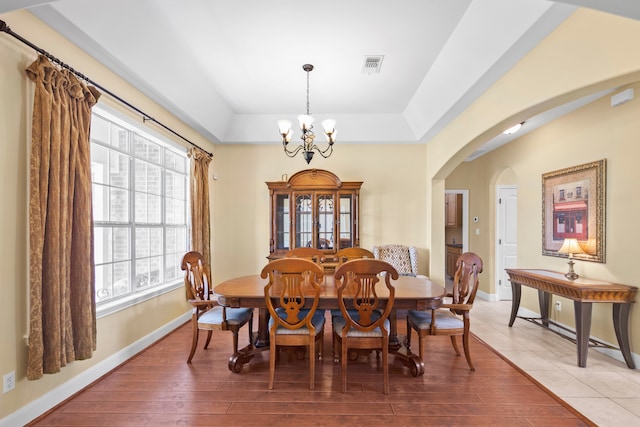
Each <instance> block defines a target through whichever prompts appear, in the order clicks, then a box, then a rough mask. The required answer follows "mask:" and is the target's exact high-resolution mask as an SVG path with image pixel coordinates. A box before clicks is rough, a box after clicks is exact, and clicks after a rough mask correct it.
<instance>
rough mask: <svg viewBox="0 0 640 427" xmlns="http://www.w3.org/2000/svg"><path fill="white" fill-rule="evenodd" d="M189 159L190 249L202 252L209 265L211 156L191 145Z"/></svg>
mask: <svg viewBox="0 0 640 427" xmlns="http://www.w3.org/2000/svg"><path fill="white" fill-rule="evenodd" d="M187 155H188V156H189V158H190V159H191V183H190V186H189V187H190V191H191V250H192V251H198V252H200V253H201V254H202V256H203V258H204V260H205V262H206V263H207V264H208V265H211V223H210V220H209V217H210V215H209V163H211V156H209V154H207V153H205V152H204V151H202V150H201V149H199V148H196V147H193V148H191V149H189V152H188V153H187Z"/></svg>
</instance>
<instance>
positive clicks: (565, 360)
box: [471, 299, 640, 427]
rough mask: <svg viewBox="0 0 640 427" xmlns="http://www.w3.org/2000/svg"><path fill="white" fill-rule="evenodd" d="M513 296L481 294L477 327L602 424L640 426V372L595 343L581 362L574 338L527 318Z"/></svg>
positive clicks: (476, 308)
mask: <svg viewBox="0 0 640 427" xmlns="http://www.w3.org/2000/svg"><path fill="white" fill-rule="evenodd" d="M510 313H511V301H499V302H488V301H485V300H482V299H476V302H475V303H474V306H473V311H472V312H471V331H472V332H473V333H474V334H475V335H476V336H477V337H478V338H480V339H481V340H483V341H484V342H486V343H487V344H489V345H490V346H491V347H493V348H494V349H495V350H497V351H498V352H500V353H501V354H503V355H504V356H505V357H506V358H507V359H509V360H510V361H512V362H513V363H514V364H516V365H517V366H518V367H520V368H521V369H523V370H524V371H525V372H527V373H528V374H529V375H531V376H532V377H533V378H535V379H536V380H537V381H538V382H540V383H541V384H542V385H544V386H545V387H546V388H548V389H549V390H551V391H552V392H553V393H555V394H556V395H557V396H559V397H560V398H562V399H563V400H564V401H565V402H567V403H569V404H570V405H571V406H573V407H574V408H575V409H577V410H578V411H580V412H581V413H582V414H583V415H585V416H586V417H587V418H589V419H590V420H592V421H593V422H595V423H596V424H598V425H599V426H602V427H606V426H612V427H613V426H616V427H618V426H640V371H639V370H637V369H635V370H634V369H629V368H628V367H627V365H626V364H625V363H624V362H620V361H618V360H616V359H614V358H612V357H610V356H608V355H606V354H603V353H602V352H599V351H597V349H594V348H590V349H589V356H588V359H587V367H586V368H580V367H578V366H577V364H576V363H577V356H576V347H575V344H573V343H572V342H571V341H569V340H566V339H564V338H562V337H560V336H558V335H557V334H555V333H553V332H551V331H548V330H545V329H543V328H541V327H540V326H538V325H534V324H532V323H530V322H527V321H525V320H522V319H516V321H515V323H514V325H513V327H512V328H509V326H508V321H509V315H510Z"/></svg>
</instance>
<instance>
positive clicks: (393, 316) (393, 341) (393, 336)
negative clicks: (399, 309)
mask: <svg viewBox="0 0 640 427" xmlns="http://www.w3.org/2000/svg"><path fill="white" fill-rule="evenodd" d="M397 322H398V315H397V313H396V310H395V309H393V310H391V313H390V314H389V324H390V325H389V326H390V327H389V351H390V352H392V351H393V352H396V351H398V350H399V349H400V347H401V344H400V341H399V340H398V325H397Z"/></svg>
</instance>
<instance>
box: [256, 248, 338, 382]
mask: <svg viewBox="0 0 640 427" xmlns="http://www.w3.org/2000/svg"><path fill="white" fill-rule="evenodd" d="M260 276H261V277H262V278H263V279H266V278H267V277H268V278H269V283H267V285H266V286H265V288H264V297H265V302H266V305H267V309H268V310H269V314H270V315H271V319H270V320H269V340H270V342H269V390H272V389H273V384H274V381H275V370H276V357H277V349H278V346H308V347H309V389H311V390H313V389H314V384H315V366H316V364H315V358H316V344H317V346H318V349H319V352H318V355H319V359H320V360H322V354H323V337H324V323H325V317H324V310H317V308H318V303H319V301H320V291H321V286H322V285H321V284H322V283H323V276H324V272H323V270H322V267H320V266H319V265H318V264H316V263H314V262H313V261H310V260H307V259H303V258H281V259H278V260H275V261H271V262H270V263H269V264H267V265H266V266H265V267H264V268H263V269H262V273H260Z"/></svg>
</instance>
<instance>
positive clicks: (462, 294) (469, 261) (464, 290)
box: [406, 252, 482, 371]
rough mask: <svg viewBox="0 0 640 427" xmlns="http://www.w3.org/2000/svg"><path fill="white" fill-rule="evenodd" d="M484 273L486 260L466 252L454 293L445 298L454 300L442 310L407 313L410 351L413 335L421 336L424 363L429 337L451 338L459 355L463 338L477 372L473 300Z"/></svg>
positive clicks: (470, 365)
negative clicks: (458, 339) (472, 337)
mask: <svg viewBox="0 0 640 427" xmlns="http://www.w3.org/2000/svg"><path fill="white" fill-rule="evenodd" d="M480 273H482V259H481V258H480V257H479V256H478V255H476V254H475V253H473V252H465V253H463V254H462V255H460V257H458V261H457V262H456V273H455V276H454V278H453V290H452V292H451V293H449V294H447V295H446V296H445V298H447V297H448V298H451V303H444V304H441V305H440V307H439V308H436V309H433V310H428V311H421V310H409V311H408V312H407V340H406V345H407V349H408V350H410V348H411V333H412V330H416V331H417V333H418V340H419V341H418V346H419V356H420V358H421V359H423V360H424V342H425V338H426V337H427V336H428V335H449V336H451V343H452V344H453V349H454V350H455V352H456V354H457V355H458V356H460V350H459V349H458V344H457V342H456V336H458V335H462V345H463V347H464V355H465V357H466V358H467V363H468V364H469V368H471V370H472V371H475V368H474V367H473V363H472V362H471V353H470V351H469V329H470V323H471V319H470V314H471V308H472V307H473V300H474V299H475V297H476V292H477V291H478V275H479V274H480Z"/></svg>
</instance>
